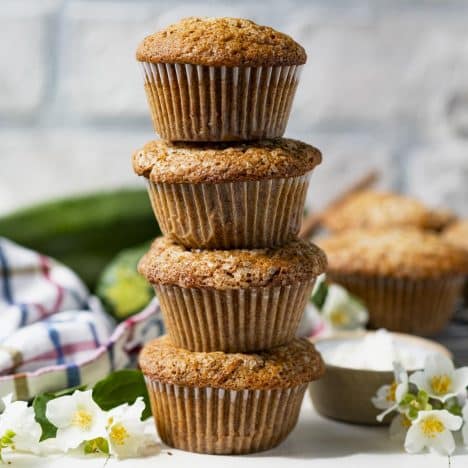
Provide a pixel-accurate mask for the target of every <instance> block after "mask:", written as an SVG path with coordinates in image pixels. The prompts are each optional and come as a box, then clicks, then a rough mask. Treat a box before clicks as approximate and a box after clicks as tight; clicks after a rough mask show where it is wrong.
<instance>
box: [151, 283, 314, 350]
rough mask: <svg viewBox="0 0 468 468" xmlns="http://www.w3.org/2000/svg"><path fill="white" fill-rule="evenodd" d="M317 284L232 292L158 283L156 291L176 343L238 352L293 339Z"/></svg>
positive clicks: (194, 347)
mask: <svg viewBox="0 0 468 468" xmlns="http://www.w3.org/2000/svg"><path fill="white" fill-rule="evenodd" d="M314 282H315V279H314V280H312V281H306V282H298V283H295V284H291V285H285V286H274V287H262V288H248V289H230V290H216V289H197V288H181V287H179V286H165V285H156V286H155V290H156V294H157V296H158V298H159V301H160V304H161V309H162V311H163V317H164V322H165V324H166V328H167V331H168V334H169V336H170V337H171V341H172V342H173V343H174V344H175V345H176V346H177V347H179V348H185V349H188V350H190V351H205V352H209V351H224V352H229V353H235V352H252V351H259V350H263V349H269V348H272V347H274V346H279V345H282V344H286V343H288V342H290V341H291V340H292V339H293V338H294V337H295V334H296V331H297V329H298V327H299V322H300V320H301V318H302V315H303V313H304V309H305V306H306V303H307V300H308V299H309V297H310V294H311V291H312V287H313V285H314Z"/></svg>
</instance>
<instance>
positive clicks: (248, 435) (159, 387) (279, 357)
mask: <svg viewBox="0 0 468 468" xmlns="http://www.w3.org/2000/svg"><path fill="white" fill-rule="evenodd" d="M139 361H140V366H141V368H142V370H143V373H144V374H145V378H146V382H147V386H148V391H149V394H150V399H151V406H152V410H153V415H154V417H155V420H156V424H157V427H158V433H159V435H160V437H161V439H162V440H163V441H164V442H165V443H166V444H168V445H170V446H172V447H176V448H179V449H183V450H190V451H193V452H201V453H216V454H230V453H251V452H258V451H261V450H267V449H269V448H272V447H274V446H276V445H278V444H279V443H280V442H281V441H282V440H284V439H285V438H286V437H287V435H288V434H289V433H290V432H291V431H292V429H293V428H294V426H295V425H296V422H297V418H298V415H299V410H300V407H301V402H302V399H303V396H304V392H305V389H306V387H307V383H308V382H311V381H312V380H315V379H318V378H320V377H321V376H322V374H323V372H324V364H323V361H322V359H321V357H320V354H319V353H318V352H317V351H316V350H315V348H314V346H313V345H312V344H311V343H310V342H309V341H308V340H305V339H296V340H294V341H292V342H291V343H289V344H288V345H285V346H279V347H276V348H272V349H270V350H268V351H264V352H262V353H258V354H225V353H222V352H213V353H194V352H190V351H187V350H185V349H181V348H177V347H175V346H174V345H173V344H172V343H171V342H170V340H169V339H168V338H166V337H163V338H159V339H157V340H154V341H152V342H150V343H149V344H148V345H146V346H145V347H144V349H143V351H142V353H141V355H140V360H139Z"/></svg>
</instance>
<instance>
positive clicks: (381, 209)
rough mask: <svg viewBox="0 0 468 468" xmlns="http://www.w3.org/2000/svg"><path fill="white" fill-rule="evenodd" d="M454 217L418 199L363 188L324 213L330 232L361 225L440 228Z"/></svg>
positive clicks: (370, 226)
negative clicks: (431, 207) (363, 189)
mask: <svg viewBox="0 0 468 468" xmlns="http://www.w3.org/2000/svg"><path fill="white" fill-rule="evenodd" d="M452 220H453V215H452V214H451V213H450V212H448V211H443V210H434V209H430V208H428V207H426V206H425V205H424V204H423V203H421V202H420V201H419V200H416V199H414V198H411V197H407V196H404V195H398V194H395V193H390V192H376V191H372V190H365V191H362V192H358V193H356V194H354V195H351V196H350V197H348V198H347V199H345V200H344V201H343V202H342V203H340V204H339V205H338V206H336V207H333V208H331V209H330V210H329V211H328V212H327V213H325V215H324V217H323V219H322V221H323V224H324V225H325V226H326V227H327V228H328V229H329V230H330V231H334V232H337V231H343V230H345V229H360V228H370V229H373V228H386V227H410V226H412V227H418V228H421V229H429V230H440V229H442V228H443V227H444V226H446V225H447V224H448V223H450V222H451V221H452Z"/></svg>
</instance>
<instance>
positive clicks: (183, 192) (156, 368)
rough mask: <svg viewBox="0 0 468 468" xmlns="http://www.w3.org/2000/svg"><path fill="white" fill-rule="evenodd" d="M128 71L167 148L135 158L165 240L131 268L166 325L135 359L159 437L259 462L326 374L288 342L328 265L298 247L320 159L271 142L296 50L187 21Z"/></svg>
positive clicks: (256, 35) (309, 348)
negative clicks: (153, 295) (139, 82)
mask: <svg viewBox="0 0 468 468" xmlns="http://www.w3.org/2000/svg"><path fill="white" fill-rule="evenodd" d="M137 59H138V60H139V61H140V62H141V65H142V68H143V74H144V80H145V90H146V93H147V97H148V103H149V106H150V110H151V115H152V118H153V123H154V127H155V130H156V132H157V133H159V134H160V135H161V137H162V138H163V140H157V141H151V142H149V143H147V144H146V145H145V146H144V147H143V148H142V149H140V150H139V151H136V152H135V154H134V156H133V166H134V169H135V172H136V173H137V174H139V175H141V176H144V177H146V178H147V179H148V184H149V195H150V198H151V202H152V205H153V208H154V212H155V215H156V217H157V220H158V222H159V224H160V226H161V230H162V232H163V233H164V237H161V238H158V239H156V240H155V241H154V243H153V245H152V247H151V249H150V251H149V252H148V253H147V254H146V255H145V256H144V257H143V259H142V260H141V262H140V265H139V271H140V273H141V274H143V275H144V276H145V277H146V278H147V279H148V281H149V282H150V283H151V284H152V285H154V287H155V290H156V292H157V295H158V298H159V300H160V303H161V308H162V312H163V315H164V318H165V322H166V325H167V329H168V336H165V337H163V338H160V339H157V340H154V341H153V342H151V343H149V344H147V345H146V346H145V348H144V349H143V351H142V353H141V356H140V365H141V368H142V370H143V372H144V374H145V378H146V381H147V385H148V390H149V393H150V397H151V404H152V410H153V414H154V417H155V420H156V424H157V428H158V431H159V434H160V436H161V438H162V440H163V441H164V442H165V443H167V444H168V445H170V446H173V447H176V448H180V449H184V450H190V451H195V452H203V453H219V454H221V453H222V454H226V453H249V452H255V451H259V450H266V449H268V448H271V447H273V446H275V445H277V444H278V443H279V442H281V441H282V440H283V439H284V438H285V437H286V436H287V435H288V434H289V433H290V432H291V430H292V429H293V427H294V425H295V424H296V421H297V418H298V414H299V410H300V406H301V402H302V398H303V395H304V392H305V389H306V387H307V384H308V382H310V381H312V380H315V379H317V378H319V377H320V376H321V375H322V374H323V372H324V366H323V362H322V360H321V357H320V355H319V354H318V353H317V352H316V351H315V349H314V347H313V345H312V344H311V343H310V342H309V341H307V340H304V339H297V338H295V333H296V330H297V328H298V325H299V321H300V320H301V317H302V315H303V312H304V308H305V305H306V302H307V300H308V298H309V296H310V292H311V289H312V287H313V284H314V281H315V279H316V277H317V276H318V275H320V274H321V273H322V272H324V271H325V269H326V258H325V255H324V254H323V252H322V251H321V250H320V249H319V248H318V247H316V246H315V245H313V244H311V243H309V242H305V241H301V240H298V239H297V237H296V236H297V233H298V230H299V227H300V222H301V219H302V213H303V207H304V200H305V195H306V191H307V187H308V183H309V180H308V176H309V174H310V172H311V171H312V169H313V168H314V167H315V166H316V165H318V164H319V163H320V162H321V154H320V152H319V151H318V150H317V149H315V148H313V147H312V146H310V145H307V144H305V143H302V142H299V141H296V140H291V139H283V138H281V137H282V135H283V132H284V130H285V127H286V124H287V120H288V117H289V112H290V108H291V104H292V101H293V98H294V94H295V91H296V88H297V84H298V79H299V73H300V69H301V66H302V65H303V64H304V63H305V61H306V54H305V52H304V49H303V48H302V47H301V46H300V45H299V44H297V43H296V42H295V41H293V40H292V39H291V38H290V37H288V36H286V35H284V34H282V33H279V32H277V31H275V30H273V29H271V28H268V27H264V26H259V25H257V24H255V23H253V22H251V21H248V20H242V19H234V18H212V19H209V18H206V19H201V18H188V19H185V20H182V21H181V22H179V23H177V24H175V25H172V26H170V27H168V28H167V29H165V30H163V31H160V32H158V33H156V34H153V35H151V36H149V37H147V38H146V39H144V41H143V42H142V43H141V45H140V46H139V48H138V51H137Z"/></svg>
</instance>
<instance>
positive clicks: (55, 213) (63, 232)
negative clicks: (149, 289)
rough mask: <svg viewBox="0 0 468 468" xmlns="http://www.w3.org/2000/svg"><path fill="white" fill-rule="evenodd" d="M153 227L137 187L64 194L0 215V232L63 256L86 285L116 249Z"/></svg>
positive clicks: (144, 237) (154, 231)
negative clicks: (70, 196)
mask: <svg viewBox="0 0 468 468" xmlns="http://www.w3.org/2000/svg"><path fill="white" fill-rule="evenodd" d="M159 233H160V230H159V227H158V225H157V223H156V220H155V217H154V214H153V211H152V209H151V204H150V202H149V198H148V194H147V193H146V191H145V190H143V189H137V190H135V189H121V190H117V191H111V192H101V193H95V194H89V195H85V196H79V197H73V198H66V199H62V200H58V201H52V202H48V203H44V204H39V205H36V206H33V207H30V208H26V209H22V210H20V211H17V212H14V213H12V214H10V215H7V216H4V217H0V236H3V237H7V238H9V239H11V240H12V241H14V242H17V243H18V244H21V245H23V246H25V247H29V248H31V249H34V250H37V251H38V252H41V253H43V254H46V255H50V256H51V257H54V258H56V259H57V260H59V261H61V262H63V263H64V264H65V265H68V266H69V267H70V268H72V269H73V270H74V271H75V272H76V273H77V274H78V275H79V276H80V277H81V278H82V279H83V281H84V282H85V283H86V284H87V285H88V286H89V287H90V288H91V289H92V290H94V287H95V284H96V281H97V278H98V276H99V275H100V273H101V271H102V270H103V268H104V267H105V266H106V265H107V264H108V263H109V262H110V261H111V260H112V259H113V258H114V257H115V255H116V254H117V253H119V252H120V251H121V250H122V249H125V248H127V247H132V246H134V245H137V244H141V243H143V242H145V241H148V240H150V239H153V238H154V237H156V236H157V235H159Z"/></svg>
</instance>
